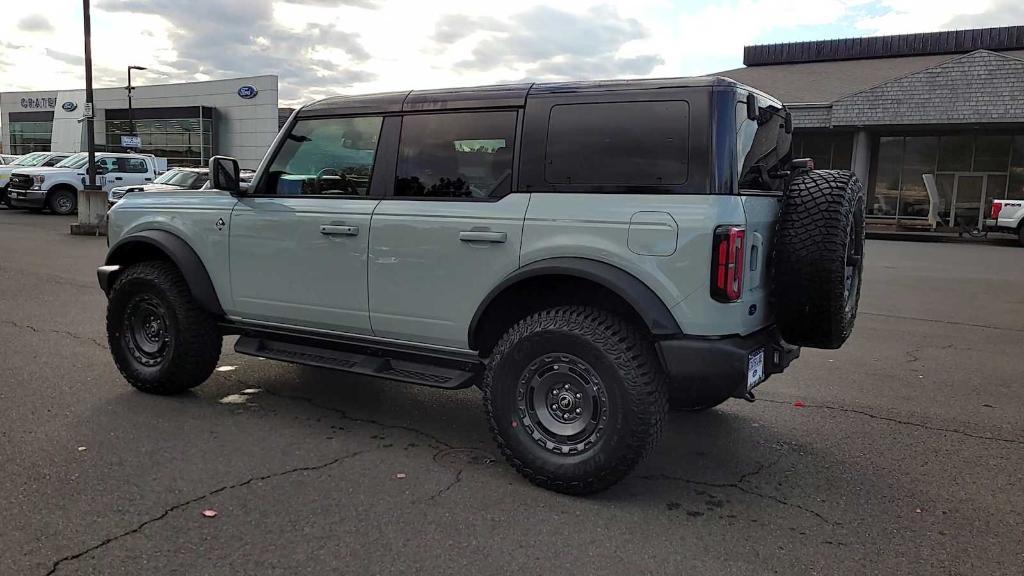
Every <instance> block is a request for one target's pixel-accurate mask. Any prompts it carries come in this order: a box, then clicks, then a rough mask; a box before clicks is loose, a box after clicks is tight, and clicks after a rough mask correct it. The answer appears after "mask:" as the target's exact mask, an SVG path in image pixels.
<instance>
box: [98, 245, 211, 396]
mask: <svg viewBox="0 0 1024 576" xmlns="http://www.w3.org/2000/svg"><path fill="white" fill-rule="evenodd" d="M107 342H108V344H109V345H110V352H111V354H112V355H113V357H114V363H115V364H116V365H117V368H118V370H120V371H121V374H122V375H123V376H124V378H125V380H127V381H128V383H129V384H131V385H132V386H133V387H135V388H136V389H138V390H141V391H143V392H147V393H150V394H177V393H180V392H184V391H185V390H188V389H190V388H194V387H195V386H198V385H199V384H202V383H203V382H204V381H205V380H206V379H207V378H208V377H209V376H210V374H211V373H213V369H214V368H215V367H216V366H217V360H218V359H219V358H220V349H221V335H220V332H219V331H218V329H217V323H216V322H215V321H214V319H213V317H212V316H210V315H209V314H208V313H207V312H206V311H205V310H203V309H202V308H200V306H199V304H198V303H197V302H196V301H195V299H193V298H192V293H191V291H189V288H188V285H187V284H186V282H185V278H184V277H183V276H182V275H181V273H180V272H179V271H178V269H177V268H175V267H174V265H173V264H171V263H170V262H163V261H154V262H143V263H140V264H135V265H133V266H131V267H129V268H128V269H127V270H125V271H124V272H122V273H121V275H120V276H119V277H118V278H117V281H116V282H115V283H114V287H113V289H112V290H111V291H110V296H109V302H108V303H107Z"/></svg>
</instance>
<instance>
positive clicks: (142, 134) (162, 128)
mask: <svg viewBox="0 0 1024 576" xmlns="http://www.w3.org/2000/svg"><path fill="white" fill-rule="evenodd" d="M134 123H135V134H137V135H138V136H139V138H140V139H141V140H142V148H140V149H139V150H138V151H139V152H143V153H147V154H154V155H156V156H159V157H162V158H167V165H168V166H203V165H205V164H206V162H207V161H208V160H209V159H210V156H213V120H211V119H209V118H203V119H200V118H166V119H157V118H144V119H139V120H135V121H134ZM105 131H106V144H107V149H108V150H120V149H121V136H126V135H130V134H131V133H132V131H131V125H130V123H129V122H128V120H107V121H106V126H105Z"/></svg>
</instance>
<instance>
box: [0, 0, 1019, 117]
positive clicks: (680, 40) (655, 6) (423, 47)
mask: <svg viewBox="0 0 1024 576" xmlns="http://www.w3.org/2000/svg"><path fill="white" fill-rule="evenodd" d="M92 5H93V10H92V36H93V60H94V75H95V83H96V86H97V87H103V86H118V85H122V84H123V83H124V81H125V80H124V76H125V68H126V67H127V66H128V65H130V64H135V65H142V66H147V67H148V68H149V70H148V71H146V72H142V73H136V74H133V80H134V79H136V78H137V80H135V82H136V83H138V84H159V83H166V82H177V81H187V80H206V79H216V78H231V77H237V76H248V75H254V74H277V75H278V76H279V77H280V88H281V93H280V100H281V104H282V105H295V104H301V103H303V102H308V101H310V100H312V99H315V98H319V97H322V96H325V95H329V94H337V93H360V92H375V91H382V90H400V89H409V88H433V87H444V86H469V85H475V84H488V83H496V82H508V81H519V80H524V79H529V80H561V79H581V78H611V77H640V76H681V75H694V74H702V73H708V72H715V71H719V70H725V69H729V68H735V67H738V66H740V65H741V59H742V48H743V46H744V45H746V44H753V43H766V42H785V41H795V40H815V39H824V38H839V37H847V36H865V35H876V34H897V33H906V32H925V31H931V30H942V29H950V28H963V27H982V26H1006V25H1018V24H1024V2H1022V1H1021V0H973V1H971V2H963V1H962V0H738V1H736V0H628V1H621V0H560V1H557V2H555V1H551V0H548V1H546V2H540V1H534V0H502V1H490V0H288V1H274V0H92ZM4 16H5V18H4V21H5V23H4V33H3V35H2V36H0V79H2V80H0V91H6V90H44V89H51V90H52V89H63V88H78V87H81V86H82V85H83V82H84V80H83V77H84V72H83V68H82V54H83V48H82V3H81V1H80V0H48V1H46V2H16V3H15V2H11V6H8V7H6V9H5V10H4Z"/></svg>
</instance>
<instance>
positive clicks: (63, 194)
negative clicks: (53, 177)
mask: <svg viewBox="0 0 1024 576" xmlns="http://www.w3.org/2000/svg"><path fill="white" fill-rule="evenodd" d="M46 207H47V208H49V209H50V212H53V213H54V214H59V215H61V216H67V215H69V214H74V213H75V211H76V210H78V193H77V192H75V191H74V190H72V189H69V188H61V189H59V190H54V191H53V192H50V193H49V194H48V195H47V196H46Z"/></svg>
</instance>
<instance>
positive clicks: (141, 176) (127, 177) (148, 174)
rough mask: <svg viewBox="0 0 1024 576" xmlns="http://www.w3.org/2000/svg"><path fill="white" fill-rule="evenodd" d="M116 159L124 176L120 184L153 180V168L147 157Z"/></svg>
mask: <svg viewBox="0 0 1024 576" xmlns="http://www.w3.org/2000/svg"><path fill="white" fill-rule="evenodd" d="M117 161H118V167H119V168H120V169H121V172H123V178H124V180H123V181H122V182H121V183H120V184H119V185H120V186H136V185H140V184H148V183H150V182H152V181H153V174H154V173H155V170H154V168H153V167H152V166H151V164H150V162H149V161H148V160H147V159H145V158H118V159H117Z"/></svg>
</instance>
